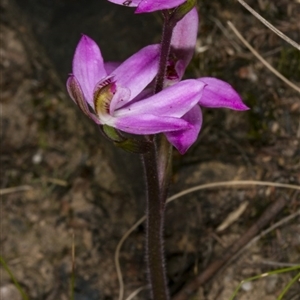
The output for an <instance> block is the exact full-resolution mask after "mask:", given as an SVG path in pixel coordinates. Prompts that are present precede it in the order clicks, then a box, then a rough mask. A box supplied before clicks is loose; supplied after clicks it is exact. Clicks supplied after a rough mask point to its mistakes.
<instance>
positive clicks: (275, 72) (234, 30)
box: [227, 21, 300, 93]
mask: <svg viewBox="0 0 300 300" xmlns="http://www.w3.org/2000/svg"><path fill="white" fill-rule="evenodd" d="M227 24H228V26H229V27H230V28H231V29H232V31H233V32H234V33H235V35H236V36H237V37H238V38H239V39H240V40H241V42H243V44H244V45H245V46H246V47H247V48H248V49H249V50H250V51H251V52H252V54H253V55H254V56H256V58H258V59H259V60H260V61H261V62H262V63H263V64H264V66H265V67H267V68H268V69H269V70H270V71H271V72H272V73H273V74H274V75H276V76H277V77H278V78H280V79H281V80H282V81H283V82H285V83H286V84H287V85H289V86H290V87H291V88H293V89H294V90H295V91H297V92H298V93H300V88H299V87H298V86H296V85H295V84H294V83H292V82H291V81H290V80H288V79H287V78H286V77H284V76H283V75H282V74H280V73H279V72H278V71H277V70H276V69H274V68H273V67H272V66H271V65H270V64H269V63H268V62H267V61H266V60H265V59H264V58H263V57H262V56H261V55H260V54H259V53H258V52H257V51H256V50H255V49H254V48H253V47H252V46H251V45H250V44H249V43H248V42H247V41H246V40H245V39H244V38H243V36H242V35H241V34H240V32H239V31H238V30H237V29H236V28H235V26H234V25H233V24H232V23H231V22H230V21H227Z"/></svg>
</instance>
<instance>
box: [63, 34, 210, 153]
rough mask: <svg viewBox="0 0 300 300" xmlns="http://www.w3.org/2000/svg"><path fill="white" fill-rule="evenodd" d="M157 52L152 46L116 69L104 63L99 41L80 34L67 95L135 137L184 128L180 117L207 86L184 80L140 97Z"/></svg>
mask: <svg viewBox="0 0 300 300" xmlns="http://www.w3.org/2000/svg"><path fill="white" fill-rule="evenodd" d="M158 56H159V45H150V46H147V47H145V48H143V49H141V50H140V51H138V52H137V53H135V54H134V55H132V56H131V57H129V58H128V59H127V60H125V61H124V62H123V63H122V64H120V65H119V66H117V67H115V66H112V65H108V66H107V65H105V64H104V62H103V58H102V55H101V51H100V49H99V47H98V46H97V44H96V43H95V42H94V41H93V40H92V39H91V38H89V37H87V36H86V35H83V36H82V38H81V40H80V41H79V43H78V45H77V48H76V51H75V55H74V59H73V73H72V74H70V76H69V78H68V81H67V89H68V92H69V95H70V96H71V98H72V99H73V100H74V102H75V103H76V104H77V105H78V106H79V108H80V109H81V110H82V111H83V112H84V113H85V114H86V115H87V116H88V117H89V118H91V119H92V120H93V121H94V122H95V123H97V124H99V125H109V126H111V127H114V128H116V129H119V130H121V131H124V132H127V133H132V134H139V135H148V134H157V133H160V132H164V133H165V132H176V131H178V130H188V129H189V128H191V127H193V124H190V122H189V121H186V120H185V119H184V118H182V117H183V116H184V115H185V114H187V113H188V112H189V111H190V110H191V109H193V107H195V106H196V104H197V102H198V100H199V98H201V95H202V92H203V89H204V87H205V85H206V84H205V83H204V82H200V81H197V80H194V79H191V80H184V81H181V82H179V83H177V84H175V85H172V86H170V87H168V88H166V89H164V90H163V91H161V92H160V93H158V94H155V95H153V96H150V97H149V96H146V98H143V96H142V95H143V91H144V89H145V87H146V86H147V85H148V84H149V83H150V82H151V81H152V80H153V79H154V77H155V76H156V74H157V71H158ZM108 72H109V73H108ZM173 140H174V146H175V147H176V146H177V143H176V137H174V138H173ZM172 144H173V143H172Z"/></svg>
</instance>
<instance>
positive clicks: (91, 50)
mask: <svg viewBox="0 0 300 300" xmlns="http://www.w3.org/2000/svg"><path fill="white" fill-rule="evenodd" d="M73 74H74V75H75V77H76V79H77V80H78V82H79V84H80V86H81V89H82V91H83V94H84V96H85V99H86V100H87V101H88V103H89V104H90V105H91V106H92V103H93V90H94V87H95V85H96V83H97V82H98V81H99V80H100V79H101V78H103V77H105V76H106V71H105V68H104V63H103V58H102V55H101V52H100V49H99V47H98V45H97V44H96V43H95V42H94V41H93V40H92V39H91V38H89V37H88V36H86V35H83V36H82V38H81V39H80V41H79V43H78V45H77V47H76V50H75V55H74V59H73Z"/></svg>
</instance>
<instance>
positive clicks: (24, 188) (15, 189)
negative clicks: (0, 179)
mask: <svg viewBox="0 0 300 300" xmlns="http://www.w3.org/2000/svg"><path fill="white" fill-rule="evenodd" d="M29 190H32V187H31V186H30V185H21V186H16V187H10V188H5V189H1V190H0V196H2V195H6V194H11V193H17V192H26V191H29Z"/></svg>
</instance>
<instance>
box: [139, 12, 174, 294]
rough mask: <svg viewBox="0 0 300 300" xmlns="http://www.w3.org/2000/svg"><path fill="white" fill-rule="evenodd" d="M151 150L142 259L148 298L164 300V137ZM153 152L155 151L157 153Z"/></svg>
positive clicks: (159, 81) (164, 51) (166, 45)
mask: <svg viewBox="0 0 300 300" xmlns="http://www.w3.org/2000/svg"><path fill="white" fill-rule="evenodd" d="M163 15H164V18H165V21H164V27H163V33H162V40H161V48H160V60H159V71H158V74H157V77H156V84H155V90H154V93H155V94H156V93H159V92H160V91H161V90H162V89H163V87H164V80H165V76H166V70H167V63H168V58H169V53H170V43H171V37H172V31H173V28H174V24H173V23H172V22H170V16H171V14H170V12H169V11H164V12H163ZM152 142H153V143H152V147H151V149H150V151H149V152H147V153H146V154H144V155H143V165H144V173H145V176H146V183H147V242H146V250H147V255H146V260H147V265H148V272H149V283H150V286H151V298H152V299H154V300H168V299H170V297H169V292H168V288H167V279H166V271H165V258H164V248H163V226H164V215H165V203H166V197H167V188H168V184H169V175H170V166H171V153H172V152H171V150H172V148H171V146H170V144H169V143H168V142H167V141H166V139H165V137H164V136H160V137H157V138H154V139H152ZM157 149H159V150H158V151H157Z"/></svg>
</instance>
